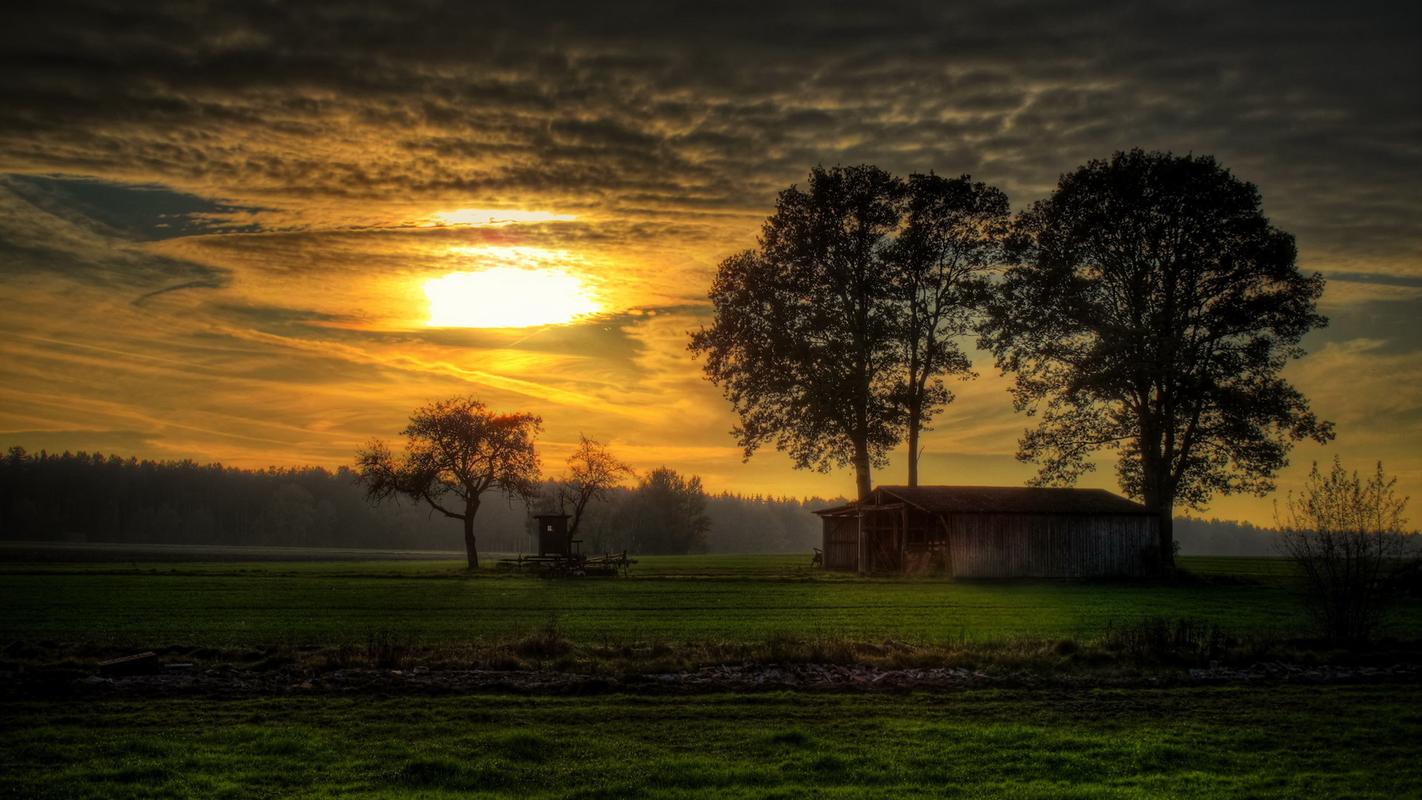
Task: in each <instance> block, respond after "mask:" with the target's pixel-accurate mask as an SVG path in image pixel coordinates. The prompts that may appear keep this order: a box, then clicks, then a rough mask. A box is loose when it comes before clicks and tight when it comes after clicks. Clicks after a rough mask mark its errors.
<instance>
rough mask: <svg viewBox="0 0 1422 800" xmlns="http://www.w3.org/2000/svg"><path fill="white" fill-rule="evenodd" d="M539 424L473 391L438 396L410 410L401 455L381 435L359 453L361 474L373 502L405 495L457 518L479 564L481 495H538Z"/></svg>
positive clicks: (472, 563) (471, 560) (470, 557)
mask: <svg viewBox="0 0 1422 800" xmlns="http://www.w3.org/2000/svg"><path fill="white" fill-rule="evenodd" d="M541 429H542V420H541V419H540V418H539V417H537V416H535V415H533V414H526V413H512V414H500V413H496V412H493V411H490V410H489V409H488V408H487V407H486V406H485V405H484V404H483V403H481V402H479V401H478V400H476V399H474V398H472V397H455V398H451V399H449V400H441V401H438V402H435V403H431V404H429V405H425V406H421V407H420V408H418V409H416V410H415V412H414V413H413V414H411V415H410V424H409V425H407V426H406V427H405V429H404V430H403V431H401V435H402V436H403V437H404V438H405V452H404V454H403V455H402V456H399V457H397V456H394V455H393V454H392V453H391V451H390V448H389V447H388V446H387V445H385V443H383V442H381V441H379V440H376V441H374V442H371V444H370V445H369V446H367V447H366V448H365V449H363V450H361V451H360V452H359V453H357V455H356V459H357V463H358V474H359V476H360V480H361V482H362V483H364V484H365V486H366V492H367V494H368V496H369V497H370V498H371V499H372V500H376V501H379V500H383V499H385V498H388V497H392V496H394V495H406V496H408V497H410V498H411V499H414V500H416V501H422V502H425V503H427V504H429V506H430V507H431V508H433V509H434V510H436V511H438V512H440V513H441V514H444V515H445V516H446V517H450V518H452V519H458V520H461V521H462V522H463V523H464V547H465V551H466V553H467V555H468V560H469V566H470V568H471V569H472V568H475V567H478V566H479V550H478V547H477V546H476V543H475V539H474V517H475V515H476V514H477V513H478V512H479V503H480V497H481V496H482V495H483V494H484V493H485V492H486V491H489V490H491V489H494V490H498V491H501V492H503V493H504V494H506V495H508V496H509V497H511V498H519V499H522V500H524V501H525V502H526V501H527V500H528V499H530V498H532V497H535V496H536V495H537V493H538V490H539V486H538V475H539V460H538V453H537V452H536V451H535V450H534V446H533V440H534V437H535V436H536V435H537V434H538V432H539V431H540V430H541Z"/></svg>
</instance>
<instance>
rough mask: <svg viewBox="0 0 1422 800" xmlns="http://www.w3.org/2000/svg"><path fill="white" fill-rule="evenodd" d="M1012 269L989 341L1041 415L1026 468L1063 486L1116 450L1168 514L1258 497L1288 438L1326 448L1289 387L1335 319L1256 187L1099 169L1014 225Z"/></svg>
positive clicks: (1127, 477)
mask: <svg viewBox="0 0 1422 800" xmlns="http://www.w3.org/2000/svg"><path fill="white" fill-rule="evenodd" d="M1014 250H1015V255H1016V258H1015V261H1016V263H1015V264H1014V265H1013V266H1012V267H1010V268H1009V269H1008V270H1007V272H1006V274H1005V276H1004V280H1003V282H1002V285H1001V287H1000V291H999V292H998V293H997V296H996V299H995V301H994V303H993V307H992V310H991V315H990V319H989V320H988V322H987V323H986V325H985V327H984V330H983V336H982V340H981V342H982V344H983V346H984V347H986V348H989V349H991V350H992V351H993V353H994V354H995V355H996V357H997V364H998V366H999V367H1000V368H1002V369H1003V370H1004V371H1005V372H1007V373H1010V374H1012V375H1014V376H1015V383H1014V386H1013V394H1014V399H1015V401H1016V405H1017V407H1018V409H1019V410H1025V411H1027V412H1029V413H1031V414H1036V415H1038V416H1039V419H1040V421H1039V422H1038V424H1037V427H1036V428H1035V429H1033V430H1029V431H1028V432H1027V433H1026V434H1025V435H1024V436H1023V438H1022V440H1021V443H1020V445H1021V446H1020V450H1019V453H1018V457H1019V458H1020V459H1022V460H1024V461H1030V462H1035V463H1037V464H1039V465H1040V471H1039V473H1038V476H1037V482H1038V483H1041V484H1053V485H1065V484H1070V483H1072V482H1074V481H1075V480H1076V479H1077V478H1078V477H1079V476H1080V475H1081V474H1082V473H1084V472H1086V471H1088V470H1090V469H1092V468H1093V466H1094V465H1093V463H1092V457H1093V456H1094V455H1095V454H1096V453H1098V452H1100V451H1102V450H1116V451H1118V452H1119V460H1118V462H1117V472H1118V476H1119V479H1120V483H1121V487H1122V488H1123V489H1124V490H1125V491H1126V492H1127V493H1129V494H1130V495H1131V496H1133V497H1137V498H1140V499H1142V500H1143V501H1144V502H1145V503H1146V504H1147V505H1149V506H1151V507H1152V508H1155V509H1157V510H1158V511H1159V512H1160V513H1161V515H1162V543H1161V547H1162V551H1163V552H1162V556H1163V557H1164V558H1165V559H1169V558H1170V556H1171V549H1170V545H1171V539H1170V525H1169V521H1170V515H1171V511H1172V508H1173V507H1174V505H1175V504H1176V503H1178V502H1183V503H1185V504H1187V505H1189V506H1191V507H1200V506H1201V505H1203V504H1204V503H1205V502H1206V501H1207V500H1208V499H1209V498H1210V497H1211V496H1212V495H1214V494H1231V493H1236V492H1249V493H1257V494H1262V493H1264V492H1267V491H1269V490H1271V489H1272V488H1273V478H1274V476H1275V475H1276V474H1277V472H1278V470H1279V469H1280V468H1281V467H1283V466H1284V465H1285V464H1287V457H1288V453H1289V450H1290V448H1291V447H1292V445H1293V443H1294V442H1296V441H1298V440H1300V439H1303V438H1313V439H1315V440H1318V441H1326V440H1328V439H1330V438H1331V437H1332V426H1331V424H1330V423H1327V422H1323V421H1321V420H1319V419H1318V418H1317V417H1316V416H1315V415H1314V414H1313V413H1312V412H1311V411H1310V409H1309V406H1308V402H1307V401H1306V399H1305V398H1304V396H1303V395H1302V394H1301V393H1300V392H1299V391H1298V390H1297V389H1295V388H1294V387H1293V386H1292V385H1291V384H1290V383H1289V382H1288V381H1286V380H1284V379H1283V378H1282V377H1281V376H1280V372H1281V370H1282V369H1283V367H1284V365H1285V364H1286V363H1288V361H1289V360H1290V359H1293V358H1296V357H1298V356H1300V355H1302V354H1303V350H1302V349H1301V348H1300V347H1299V341H1300V339H1302V337H1303V336H1304V334H1306V333H1308V332H1309V331H1310V330H1312V329H1314V328H1316V327H1320V326H1322V325H1324V324H1325V323H1326V320H1325V319H1324V318H1323V317H1322V316H1320V315H1319V314H1318V313H1317V311H1316V301H1317V300H1318V297H1319V295H1320V294H1321V293H1322V291H1323V278H1322V276H1320V275H1317V274H1315V275H1304V274H1303V273H1301V272H1300V271H1299V269H1298V267H1297V266H1296V265H1295V248H1294V240H1293V237H1292V236H1290V235H1289V234H1287V233H1285V232H1283V231H1281V230H1279V229H1278V228H1275V227H1274V226H1273V225H1271V224H1270V223H1269V220H1268V219H1267V218H1265V216H1264V214H1263V212H1262V210H1261V206H1260V197H1259V192H1258V191H1257V190H1256V189H1255V187H1254V186H1253V185H1252V184H1249V183H1247V182H1244V181H1242V180H1239V179H1238V178H1235V177H1234V176H1233V175H1231V174H1230V173H1229V172H1228V171H1227V170H1225V169H1224V168H1223V167H1221V166H1220V165H1219V164H1217V163H1216V162H1215V161H1214V159H1212V158H1209V157H1203V156H1175V155H1172V154H1169V153H1155V152H1151V153H1147V152H1144V151H1141V150H1132V151H1129V152H1121V153H1116V154H1115V155H1114V156H1113V157H1112V158H1110V159H1109V160H1105V161H1092V162H1090V163H1088V164H1086V165H1085V166H1083V167H1081V168H1079V169H1077V170H1075V171H1074V172H1071V173H1069V174H1067V175H1065V176H1063V177H1062V179H1061V181H1060V183H1059V184H1058V186H1057V189H1056V191H1055V192H1053V194H1052V195H1051V196H1050V197H1048V198H1046V199H1045V200H1042V201H1039V202H1038V203H1036V204H1035V205H1033V206H1032V208H1030V209H1029V210H1027V211H1025V212H1024V213H1022V214H1020V215H1019V217H1018V218H1017V220H1016V230H1015V239H1014Z"/></svg>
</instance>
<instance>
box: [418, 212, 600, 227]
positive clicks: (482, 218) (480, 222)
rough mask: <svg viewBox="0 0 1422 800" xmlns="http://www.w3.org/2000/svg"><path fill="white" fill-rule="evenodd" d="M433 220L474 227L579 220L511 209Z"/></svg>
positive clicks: (445, 214)
mask: <svg viewBox="0 0 1422 800" xmlns="http://www.w3.org/2000/svg"><path fill="white" fill-rule="evenodd" d="M433 218H434V220H435V221H436V222H438V223H439V224H441V225H470V226H474V227H497V226H500V225H517V224H531V223H538V222H572V221H573V220H575V219H577V217H575V216H573V215H572V214H555V213H553V212H551V211H521V210H519V209H509V208H461V209H458V210H455V211H441V212H440V213H438V214H435V215H434V217H433Z"/></svg>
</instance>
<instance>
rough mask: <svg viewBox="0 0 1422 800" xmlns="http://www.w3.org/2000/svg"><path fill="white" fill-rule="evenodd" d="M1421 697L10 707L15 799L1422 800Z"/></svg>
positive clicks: (1189, 693)
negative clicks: (889, 799) (811, 799)
mask: <svg viewBox="0 0 1422 800" xmlns="http://www.w3.org/2000/svg"><path fill="white" fill-rule="evenodd" d="M1419 709H1422V687H1416V686H1402V687H1397V686H1392V687H1383V686H1378V687H1357V686H1353V687H1340V686H1335V687H1274V688H1269V689H1259V688H1212V689H1201V688H1195V689H1169V690H1155V689H1148V690H1133V691H1118V690H1095V691H1087V690H1080V691H1070V692H1069V691H1060V690H1059V691H1054V692H1046V691H972V692H960V693H953V694H917V695H790V694H761V695H711V696H699V697H689V698H688V697H627V696H599V697H582V698H558V697H536V698H527V697H506V696H478V697H445V698H428V697H405V698H378V697H336V698H331V697H295V698H293V697H283V698H272V699H246V700H211V699H208V700H190V699H189V700H156V701H143V702H136V701H116V700H109V701H98V702H95V701H85V702H77V701H76V702H50V703H38V702H36V703H12V704H8V705H6V706H0V713H3V715H4V718H5V720H6V724H5V725H4V726H3V729H2V730H3V732H0V749H3V751H4V754H5V761H6V772H7V777H6V781H5V786H4V789H2V790H0V793H3V794H4V795H6V796H15V797H74V798H126V797H134V798H138V797H144V798H147V797H190V796H201V797H219V798H220V797H230V798H244V799H245V798H258V797H442V796H456V795H457V796H471V795H473V796H510V797H565V798H593V797H606V798H620V797H693V796H694V797H804V796H832V797H846V798H848V797H885V796H895V797H1015V798H1076V797H1083V798H1084V797H1122V798H1135V797H1183V798H1190V797H1259V798H1266V797H1359V798H1371V797H1376V798H1400V797H1416V796H1418V792H1419V791H1422V759H1419V758H1417V753H1418V750H1417V742H1418V741H1419V740H1422V711H1419Z"/></svg>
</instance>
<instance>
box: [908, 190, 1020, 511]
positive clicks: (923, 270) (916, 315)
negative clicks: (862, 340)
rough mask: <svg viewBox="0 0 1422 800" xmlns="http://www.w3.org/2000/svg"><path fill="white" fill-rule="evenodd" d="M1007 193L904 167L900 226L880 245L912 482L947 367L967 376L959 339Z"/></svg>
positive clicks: (996, 258)
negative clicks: (893, 311)
mask: <svg viewBox="0 0 1422 800" xmlns="http://www.w3.org/2000/svg"><path fill="white" fill-rule="evenodd" d="M1010 219H1011V217H1010V212H1009V210H1008V203H1007V195H1005V194H1003V193H1002V192H1001V191H1000V190H998V189H996V188H994V187H992V186H988V185H987V184H984V183H981V182H977V183H975V182H973V180H972V179H971V178H970V177H968V176H967V175H963V176H961V177H958V178H944V177H941V176H939V175H933V174H928V175H910V176H909V179H908V182H907V196H906V202H905V216H904V225H903V229H902V232H901V233H900V234H899V236H898V238H897V239H896V240H895V241H894V243H893V244H892V245H891V246H890V247H889V248H888V249H887V253H886V258H885V261H886V267H887V269H888V270H889V274H890V280H891V291H892V293H893V297H894V300H895V301H896V303H897V304H898V308H897V319H898V325H897V326H896V327H897V330H898V336H897V346H898V348H899V350H900V354H899V359H898V361H899V363H898V369H899V374H900V376H899V389H898V392H899V398H900V403H901V404H902V407H903V411H904V414H905V426H906V429H907V433H908V484H909V485H910V486H917V485H918V459H919V433H920V431H921V430H923V429H924V428H926V426H927V424H928V422H929V421H931V420H932V419H933V416H934V415H935V414H936V413H938V412H939V411H940V410H942V408H943V407H944V406H946V405H947V404H949V403H951V402H953V392H952V391H950V390H949V389H948V387H947V385H945V383H944V381H943V378H944V377H945V376H947V375H957V376H961V377H974V374H973V372H972V366H973V365H972V362H971V361H970V360H969V359H968V356H967V354H966V353H964V352H963V348H962V347H961V346H960V344H959V342H960V340H961V338H962V337H964V336H966V335H967V334H969V333H971V332H972V331H973V330H975V329H976V327H977V324H978V321H979V319H980V317H981V315H982V312H983V310H984V309H985V307H986V305H987V300H988V297H989V296H990V294H991V285H990V283H989V280H988V273H989V272H990V271H991V270H993V269H994V268H996V267H998V266H999V265H1001V264H1002V262H1003V259H1004V253H1003V242H1004V238H1005V235H1006V232H1007V228H1008V223H1009V221H1010Z"/></svg>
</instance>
